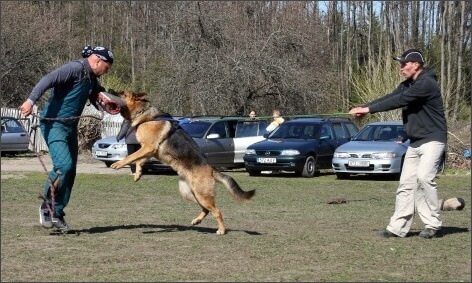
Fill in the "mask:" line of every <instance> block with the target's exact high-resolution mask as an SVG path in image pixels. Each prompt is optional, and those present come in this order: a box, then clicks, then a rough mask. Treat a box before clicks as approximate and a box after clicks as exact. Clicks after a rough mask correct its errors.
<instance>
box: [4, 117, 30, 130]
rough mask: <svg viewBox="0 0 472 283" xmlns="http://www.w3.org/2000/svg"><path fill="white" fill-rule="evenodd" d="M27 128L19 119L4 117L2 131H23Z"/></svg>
mask: <svg viewBox="0 0 472 283" xmlns="http://www.w3.org/2000/svg"><path fill="white" fill-rule="evenodd" d="M24 131H25V130H24V129H23V126H22V125H21V124H20V122H18V121H17V120H13V119H2V133H4V132H7V133H22V132H24Z"/></svg>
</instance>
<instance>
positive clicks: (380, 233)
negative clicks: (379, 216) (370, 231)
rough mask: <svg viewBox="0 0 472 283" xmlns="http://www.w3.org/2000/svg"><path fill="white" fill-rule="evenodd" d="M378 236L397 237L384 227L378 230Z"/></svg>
mask: <svg viewBox="0 0 472 283" xmlns="http://www.w3.org/2000/svg"><path fill="white" fill-rule="evenodd" d="M379 236H380V237H383V238H391V237H398V236H397V235H396V234H393V233H392V232H390V231H388V230H387V229H384V230H382V231H380V232H379Z"/></svg>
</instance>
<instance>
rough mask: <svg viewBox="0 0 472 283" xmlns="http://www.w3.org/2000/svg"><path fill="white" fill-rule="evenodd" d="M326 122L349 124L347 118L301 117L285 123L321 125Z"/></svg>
mask: <svg viewBox="0 0 472 283" xmlns="http://www.w3.org/2000/svg"><path fill="white" fill-rule="evenodd" d="M326 121H333V122H350V121H351V119H349V118H337V117H336V118H319V117H302V118H293V119H291V120H288V121H286V122H285V123H307V122H308V123H322V122H326Z"/></svg>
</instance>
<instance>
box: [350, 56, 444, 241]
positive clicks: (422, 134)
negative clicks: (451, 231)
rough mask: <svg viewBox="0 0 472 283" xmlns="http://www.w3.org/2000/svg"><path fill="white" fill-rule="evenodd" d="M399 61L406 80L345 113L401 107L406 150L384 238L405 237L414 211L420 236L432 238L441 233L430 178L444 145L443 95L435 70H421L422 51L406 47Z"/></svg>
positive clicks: (438, 161) (382, 232)
mask: <svg viewBox="0 0 472 283" xmlns="http://www.w3.org/2000/svg"><path fill="white" fill-rule="evenodd" d="M394 59H395V60H397V61H399V62H400V63H401V68H400V70H401V73H402V75H403V76H404V77H405V79H406V80H405V81H403V82H402V83H400V85H399V86H398V87H397V88H396V89H395V90H394V91H393V92H392V93H390V94H387V95H385V96H384V97H381V98H379V99H376V100H374V101H371V102H369V103H367V104H365V105H363V106H361V107H356V108H353V109H351V111H349V113H350V114H352V115H354V116H356V117H363V116H364V115H365V114H367V113H376V112H383V111H388V110H393V109H397V108H402V116H403V123H404V126H405V131H406V134H407V136H408V138H409V139H410V146H409V147H408V150H407V152H406V154H405V160H404V163H403V168H402V173H401V177H400V184H399V187H398V189H397V192H396V202H395V212H394V214H393V216H392V217H391V218H390V223H389V225H388V226H387V228H386V229H385V230H383V231H381V232H380V236H382V237H386V238H388V237H395V236H398V237H405V236H406V235H407V233H408V231H409V230H410V226H411V224H412V222H413V216H414V213H415V210H416V211H417V212H418V215H419V217H420V218H421V220H422V221H423V223H424V224H425V229H424V230H423V231H421V232H420V234H419V236H420V237H423V238H433V237H437V236H439V234H440V230H441V227H442V221H441V220H440V218H439V210H440V205H439V203H438V194H437V185H436V182H434V178H435V177H436V174H437V172H438V170H439V168H440V166H441V163H442V161H443V158H442V157H443V154H444V150H445V147H446V143H447V124H446V117H445V114H444V106H443V99H442V96H441V92H440V88H439V85H438V82H437V77H436V74H435V73H434V71H433V70H431V69H429V68H423V64H424V58H423V55H422V54H421V52H420V51H418V50H416V49H410V50H407V51H405V52H404V53H403V54H402V55H401V56H398V57H395V58H394Z"/></svg>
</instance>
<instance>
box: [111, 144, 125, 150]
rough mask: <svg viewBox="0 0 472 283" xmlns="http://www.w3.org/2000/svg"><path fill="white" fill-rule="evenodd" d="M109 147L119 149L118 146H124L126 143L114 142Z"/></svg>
mask: <svg viewBox="0 0 472 283" xmlns="http://www.w3.org/2000/svg"><path fill="white" fill-rule="evenodd" d="M111 147H112V148H114V149H119V148H124V147H126V144H125V143H116V144H114V145H112V146H111Z"/></svg>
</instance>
